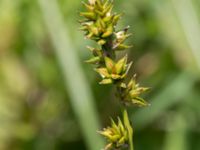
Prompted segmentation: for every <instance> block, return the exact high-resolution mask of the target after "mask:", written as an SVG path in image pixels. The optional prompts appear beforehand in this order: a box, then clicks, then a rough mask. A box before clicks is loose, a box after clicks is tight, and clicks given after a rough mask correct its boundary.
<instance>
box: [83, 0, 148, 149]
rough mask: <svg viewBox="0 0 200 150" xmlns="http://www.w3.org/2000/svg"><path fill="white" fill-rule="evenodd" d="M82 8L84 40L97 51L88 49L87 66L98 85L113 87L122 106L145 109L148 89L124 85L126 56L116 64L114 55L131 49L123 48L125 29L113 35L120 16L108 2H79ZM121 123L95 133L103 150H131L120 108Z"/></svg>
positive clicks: (126, 121)
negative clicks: (104, 142) (92, 67)
mask: <svg viewBox="0 0 200 150" xmlns="http://www.w3.org/2000/svg"><path fill="white" fill-rule="evenodd" d="M83 5H84V6H85V8H86V11H85V12H81V13H80V15H81V16H82V17H84V19H83V20H80V23H81V28H80V29H81V30H83V31H84V32H85V38H86V39H90V40H94V41H95V42H97V44H98V46H97V48H93V47H88V48H89V50H90V51H91V52H92V54H93V57H92V58H90V59H89V60H87V61H86V62H87V63H90V64H94V65H96V68H95V71H96V72H98V73H99V74H100V76H101V77H102V81H100V82H99V83H100V84H114V85H115V86H116V88H117V91H116V95H117V97H118V98H119V99H120V101H121V103H122V105H123V106H127V105H136V106H148V105H149V104H148V103H147V102H146V101H145V100H144V99H143V98H141V96H140V95H141V94H142V93H144V92H145V91H147V90H148V89H149V88H145V87H140V86H139V84H137V83H136V80H135V77H134V78H132V79H131V80H130V81H129V82H128V83H127V75H128V72H129V69H130V67H131V65H132V62H130V63H128V55H125V56H124V57H122V58H121V59H119V60H116V53H117V51H119V50H120V51H122V50H125V49H128V48H130V47H131V46H129V45H126V44H124V42H125V40H126V39H127V38H128V37H130V35H131V34H129V33H128V28H129V27H126V28H124V29H122V30H119V31H117V29H116V25H117V23H118V21H119V19H120V18H121V16H122V14H117V13H113V12H112V9H113V1H112V0H94V1H92V2H91V1H89V2H88V3H85V2H83ZM124 114H126V115H124V122H123V123H122V121H121V120H120V118H118V124H116V123H115V122H114V121H113V120H112V125H111V127H108V128H105V129H104V130H103V131H100V132H99V133H100V134H102V135H103V136H105V137H106V138H107V140H108V144H107V145H106V146H105V150H112V149H121V148H124V147H127V148H128V149H130V150H133V141H132V136H133V135H132V134H133V132H132V127H131V125H130V122H129V119H128V114H127V110H126V109H125V108H124Z"/></svg>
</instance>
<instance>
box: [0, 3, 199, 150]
mask: <svg viewBox="0 0 200 150" xmlns="http://www.w3.org/2000/svg"><path fill="white" fill-rule="evenodd" d="M114 4H115V9H114V10H115V11H116V12H124V13H125V15H124V16H123V18H122V20H121V21H120V23H119V25H118V28H119V29H120V28H122V27H124V26H126V25H130V26H131V28H130V32H132V33H133V36H132V37H131V38H130V39H129V41H128V43H131V44H133V45H134V47H133V48H132V49H130V50H129V51H128V53H129V59H130V60H133V61H134V65H133V67H132V69H131V73H130V74H134V73H137V74H138V81H139V82H140V84H141V85H144V86H150V87H152V90H151V91H150V92H149V93H148V94H146V95H145V98H146V99H147V100H148V101H149V102H150V103H151V106H150V107H148V108H135V107H133V108H129V112H130V116H131V121H132V123H133V125H134V143H135V149H136V150H199V149H200V128H199V124H200V76H199V75H200V15H199V14H200V1H199V0H181V1H180V0H162V1H161V0H123V1H122V0H115V1H114ZM82 9H83V8H82V6H81V1H80V0H0V150H100V149H101V148H102V147H103V139H101V137H100V136H99V135H98V134H97V133H96V131H97V130H100V129H101V128H102V127H103V126H107V125H108V124H109V122H110V120H109V118H110V117H113V118H116V116H117V115H120V114H121V111H120V107H119V103H118V101H117V100H116V99H115V96H114V91H115V90H114V88H113V87H112V86H100V85H98V84H97V82H98V81H99V80H100V78H99V77H98V75H97V74H96V73H95V72H94V71H93V67H92V66H90V65H87V64H85V63H84V60H85V59H87V58H88V57H90V53H89V52H88V51H87V50H86V48H85V46H86V45H94V43H93V42H91V41H88V40H84V37H83V33H82V32H81V31H79V30H78V28H79V24H78V20H79V19H80V17H79V16H78V12H79V11H80V10H82ZM123 54H124V53H119V56H121V55H123Z"/></svg>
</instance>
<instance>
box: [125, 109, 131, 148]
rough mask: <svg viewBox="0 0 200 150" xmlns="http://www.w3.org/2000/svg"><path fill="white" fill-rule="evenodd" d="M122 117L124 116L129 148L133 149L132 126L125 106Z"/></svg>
mask: <svg viewBox="0 0 200 150" xmlns="http://www.w3.org/2000/svg"><path fill="white" fill-rule="evenodd" d="M123 118H124V125H125V126H126V128H127V130H128V136H129V146H130V150H134V145H133V128H132V126H131V123H130V121H129V117H128V112H127V110H126V109H125V108H123Z"/></svg>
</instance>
